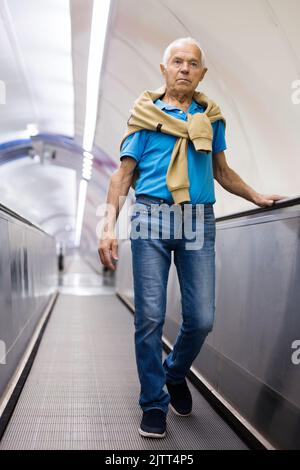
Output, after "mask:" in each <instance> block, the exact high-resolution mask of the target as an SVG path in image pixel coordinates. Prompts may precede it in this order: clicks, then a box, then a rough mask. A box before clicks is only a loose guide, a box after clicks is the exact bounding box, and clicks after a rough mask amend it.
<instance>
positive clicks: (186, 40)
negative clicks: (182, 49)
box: [162, 37, 206, 68]
mask: <svg viewBox="0 0 300 470" xmlns="http://www.w3.org/2000/svg"><path fill="white" fill-rule="evenodd" d="M181 44H194V45H195V46H197V47H198V49H199V51H200V54H201V66H202V67H203V68H205V67H206V59H205V54H204V51H203V50H202V49H201V47H200V44H199V43H198V42H197V41H196V39H193V38H190V37H187V38H179V39H175V41H173V42H171V44H169V45H168V46H167V47H166V49H165V52H164V54H163V59H162V63H163V64H164V66H165V67H166V66H167V63H168V60H169V59H170V56H171V49H172V48H173V47H176V46H179V45H181Z"/></svg>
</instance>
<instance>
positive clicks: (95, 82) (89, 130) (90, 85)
mask: <svg viewBox="0 0 300 470" xmlns="http://www.w3.org/2000/svg"><path fill="white" fill-rule="evenodd" d="M109 8H110V0H94V5H93V16H92V27H91V39H90V51H89V62H88V72H87V91H86V109H85V126H84V134H83V148H84V149H85V150H87V151H88V152H89V151H90V150H91V149H92V147H93V142H94V136H95V128H96V122H97V109H98V96H99V82H100V73H101V67H102V60H103V52H104V43H105V36H106V29H107V21H108V15H109Z"/></svg>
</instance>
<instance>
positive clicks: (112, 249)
mask: <svg viewBox="0 0 300 470" xmlns="http://www.w3.org/2000/svg"><path fill="white" fill-rule="evenodd" d="M98 253H99V256H100V260H101V263H102V264H103V265H104V266H106V267H107V268H109V269H112V270H113V271H115V269H116V266H115V265H114V264H113V260H117V259H118V240H117V239H116V237H115V234H114V233H110V232H108V233H106V234H105V235H103V236H102V238H101V240H100V244H99V248H98Z"/></svg>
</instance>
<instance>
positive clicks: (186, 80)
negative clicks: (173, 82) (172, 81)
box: [177, 78, 191, 83]
mask: <svg viewBox="0 0 300 470" xmlns="http://www.w3.org/2000/svg"><path fill="white" fill-rule="evenodd" d="M180 80H182V81H184V82H188V83H191V82H190V80H188V79H187V78H178V79H177V81H180Z"/></svg>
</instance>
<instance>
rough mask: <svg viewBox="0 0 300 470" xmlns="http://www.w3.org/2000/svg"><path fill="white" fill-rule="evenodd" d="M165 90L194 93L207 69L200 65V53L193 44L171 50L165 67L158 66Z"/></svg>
mask: <svg viewBox="0 0 300 470" xmlns="http://www.w3.org/2000/svg"><path fill="white" fill-rule="evenodd" d="M160 69H161V72H162V74H163V76H164V78H165V81H166V86H167V90H173V91H177V92H181V93H191V92H194V91H195V90H196V88H197V86H198V83H199V82H200V81H201V80H202V79H203V77H204V75H205V73H206V71H207V69H206V68H203V67H202V65H201V52H200V51H199V49H198V47H197V46H196V45H195V44H182V45H178V46H175V47H173V48H172V49H171V55H170V58H169V60H168V63H167V66H166V67H165V66H164V65H163V64H160Z"/></svg>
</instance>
